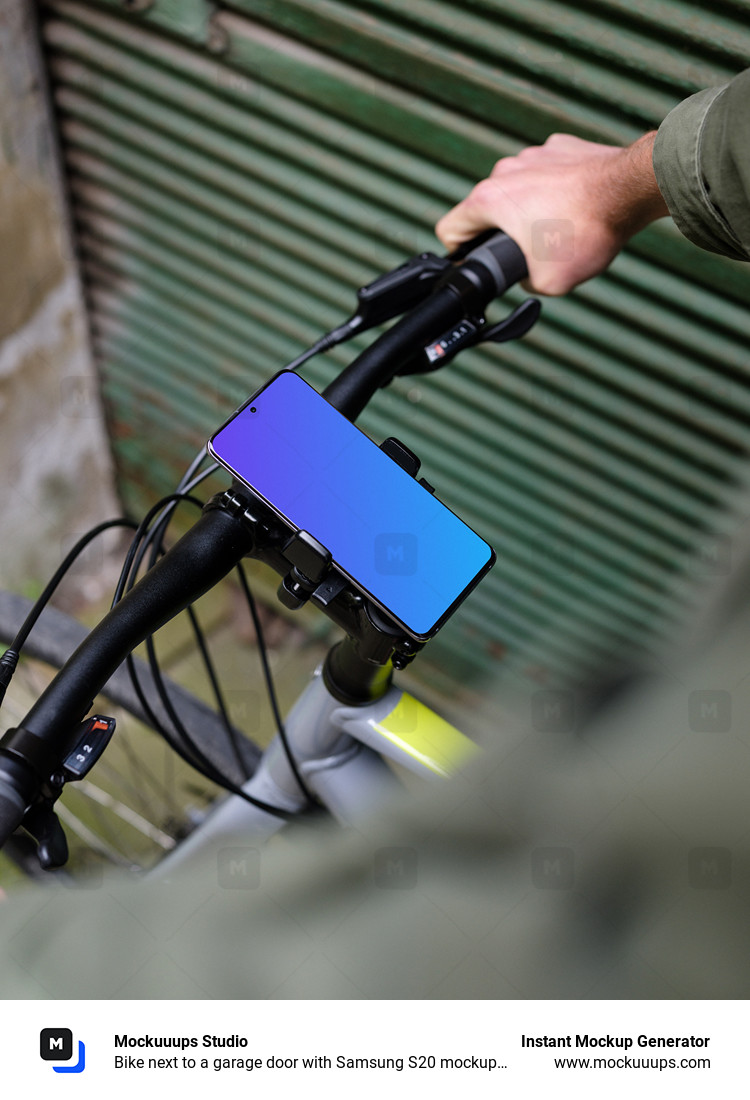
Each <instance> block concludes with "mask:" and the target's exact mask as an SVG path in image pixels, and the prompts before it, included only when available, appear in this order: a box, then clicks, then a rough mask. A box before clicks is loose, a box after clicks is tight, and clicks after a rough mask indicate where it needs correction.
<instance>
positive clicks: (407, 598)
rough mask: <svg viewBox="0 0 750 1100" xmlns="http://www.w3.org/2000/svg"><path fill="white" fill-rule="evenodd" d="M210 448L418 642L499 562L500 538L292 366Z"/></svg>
mask: <svg viewBox="0 0 750 1100" xmlns="http://www.w3.org/2000/svg"><path fill="white" fill-rule="evenodd" d="M209 451H210V453H211V454H213V455H214V457H215V458H216V459H217V461H218V462H220V463H221V464H222V465H223V466H225V467H226V468H227V469H228V470H229V471H230V472H231V473H233V474H234V475H235V476H236V477H237V478H238V479H239V480H240V481H242V482H244V483H245V484H246V485H247V486H249V487H250V488H251V489H252V490H253V492H255V493H256V494H258V495H259V496H260V497H262V498H263V500H264V501H266V503H267V504H269V505H270V506H271V508H272V509H273V510H274V511H275V512H276V513H277V515H279V516H280V517H281V518H282V519H284V520H286V522H287V523H288V525H289V526H290V528H292V529H294V530H295V531H308V532H309V533H310V534H311V535H313V537H314V538H316V539H317V540H318V542H320V543H322V544H323V546H325V547H326V548H327V549H328V550H329V551H330V553H331V556H332V558H333V560H334V562H335V564H336V565H337V567H338V568H339V569H340V570H341V571H342V572H343V573H345V574H346V576H347V577H348V578H349V579H350V580H351V581H352V582H353V584H354V585H355V586H356V587H357V588H358V589H359V590H360V591H361V592H363V593H364V594H365V595H366V596H368V597H370V599H372V600H373V601H374V602H375V604H377V605H378V606H379V607H380V608H381V609H382V610H384V611H386V612H388V613H389V614H390V615H391V616H392V617H393V618H395V619H396V620H397V621H398V622H399V623H400V625H401V626H402V627H404V629H405V630H406V632H407V633H408V634H410V635H412V637H414V638H417V639H419V640H423V639H425V638H428V637H430V636H431V635H432V634H434V633H435V631H436V630H437V629H438V628H439V627H440V626H441V625H442V623H443V622H444V621H445V619H446V618H447V617H448V616H449V615H450V613H451V612H452V611H453V609H454V608H455V606H456V605H457V604H458V603H459V602H460V601H461V600H462V599H463V598H464V596H466V595H467V594H468V592H469V591H470V590H471V589H472V588H473V587H474V585H475V584H476V583H477V581H479V579H480V578H481V577H482V576H483V575H484V574H485V573H486V572H487V570H488V569H490V567H491V566H492V565H493V563H494V561H495V555H494V551H493V550H492V547H491V546H489V545H488V544H487V543H486V542H484V540H483V539H481V538H480V537H479V536H478V535H477V534H475V532H474V531H472V530H471V528H470V527H467V525H466V524H465V523H463V521H462V520H460V519H459V518H458V516H456V515H454V514H453V512H451V511H450V509H449V508H447V507H446V506H445V505H444V504H443V503H442V502H441V501H440V500H438V499H437V498H436V497H435V496H434V495H433V494H432V493H431V492H430V491H429V490H428V489H426V488H425V487H424V486H422V485H420V484H419V482H418V481H417V480H416V479H415V478H413V477H411V476H410V475H409V474H408V473H406V471H405V470H403V469H402V468H401V467H400V466H399V465H398V464H397V463H396V462H394V460H393V459H392V458H390V457H389V456H388V455H387V454H385V452H384V451H381V450H380V448H379V447H378V446H377V445H376V444H375V443H373V441H372V440H371V439H370V438H369V437H368V436H366V435H365V434H364V432H361V431H360V430H359V428H357V427H355V425H354V424H352V423H351V422H350V421H349V420H347V419H346V417H345V416H343V415H342V414H341V413H339V412H338V411H337V410H336V409H334V408H333V406H332V405H329V403H328V402H327V401H326V400H325V399H324V398H323V397H321V395H320V394H319V393H318V392H317V390H315V389H313V387H312V386H310V385H308V383H307V382H305V381H304V380H303V379H302V378H300V377H299V376H298V375H296V374H293V373H292V372H289V371H283V372H282V373H281V374H277V375H276V376H275V377H274V378H272V379H271V381H270V382H269V383H267V385H266V386H264V387H263V388H262V389H261V390H259V391H258V392H257V393H256V394H255V395H254V396H253V397H251V398H250V400H249V401H248V402H246V404H245V405H243V406H242V408H241V409H239V411H238V412H236V413H235V414H234V416H233V417H231V419H230V420H228V421H227V423H226V424H225V425H224V426H223V427H222V428H220V429H219V431H218V432H217V433H216V435H214V436H213V438H212V439H211V440H210V442H209Z"/></svg>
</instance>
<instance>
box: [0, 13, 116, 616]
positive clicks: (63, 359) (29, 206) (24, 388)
mask: <svg viewBox="0 0 750 1100" xmlns="http://www.w3.org/2000/svg"><path fill="white" fill-rule="evenodd" d="M0 470H1V471H2V472H1V473H0V516H1V517H2V519H1V520H0V522H1V523H2V529H3V530H2V539H1V540H0V547H1V549H0V584H2V585H3V586H5V587H13V588H16V589H20V590H24V589H28V590H29V591H30V592H33V591H34V590H35V589H37V588H38V587H39V585H40V584H41V583H42V582H44V581H45V580H46V578H47V577H48V576H49V574H50V573H51V572H52V570H53V569H54V568H55V565H56V564H57V563H58V562H59V561H60V559H61V556H62V554H63V553H64V552H65V551H66V550H67V549H68V548H69V546H70V545H71V544H72V542H73V541H75V539H76V538H77V537H78V535H79V534H81V533H82V532H83V531H85V530H86V529H87V528H88V527H90V526H91V525H92V524H93V523H96V522H97V521H99V520H101V519H104V518H109V517H110V516H112V515H115V514H116V513H117V511H118V506H117V502H116V499H115V495H114V491H113V487H112V486H113V480H112V467H111V460H110V455H109V449H108V445H107V439H106V432H105V428H104V423H103V418H102V411H101V405H100V402H99V396H98V388H97V381H96V374H95V370H94V366H93V363H92V359H91V354H90V350H89V346H88V339H87V327H86V318H85V311H84V305H83V299H82V294H81V287H80V284H79V280H78V274H77V269H76V263H75V258H74V253H73V247H72V238H71V232H70V226H69V224H68V220H67V214H66V203H65V194H64V187H63V185H62V181H61V177H60V172H59V167H58V160H57V152H56V146H55V140H54V136H53V128H52V123H51V118H50V112H49V106H48V102H47V98H46V87H45V79H44V71H43V62H42V58H41V55H40V51H39V47H38V41H37V34H36V27H35V23H34V11H33V5H32V4H30V3H29V0H3V3H2V5H1V6H0ZM102 560H103V559H102V550H101V549H99V548H97V549H95V550H93V552H92V553H90V554H89V556H88V558H87V559H86V561H84V562H83V563H82V564H81V565H80V566H79V568H78V570H77V576H78V585H79V588H83V590H84V594H89V595H92V596H95V595H97V593H96V591H95V589H96V588H97V585H98V574H99V571H100V570H99V566H100V564H101V562H102ZM87 588H88V590H89V591H88V592H86V589H87Z"/></svg>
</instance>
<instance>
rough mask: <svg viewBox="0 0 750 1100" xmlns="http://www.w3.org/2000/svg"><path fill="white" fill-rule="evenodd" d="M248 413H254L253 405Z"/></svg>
mask: <svg viewBox="0 0 750 1100" xmlns="http://www.w3.org/2000/svg"><path fill="white" fill-rule="evenodd" d="M250 412H251V413H254V412H255V405H253V406H252V407H251V409H250Z"/></svg>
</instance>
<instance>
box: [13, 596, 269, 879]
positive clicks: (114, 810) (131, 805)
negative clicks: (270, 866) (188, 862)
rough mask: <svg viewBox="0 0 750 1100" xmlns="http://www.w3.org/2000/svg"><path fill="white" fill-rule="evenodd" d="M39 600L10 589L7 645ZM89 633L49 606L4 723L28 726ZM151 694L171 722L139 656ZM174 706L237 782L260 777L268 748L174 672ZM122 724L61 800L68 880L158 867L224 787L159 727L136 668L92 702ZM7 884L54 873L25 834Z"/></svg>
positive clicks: (18, 840)
mask: <svg viewBox="0 0 750 1100" xmlns="http://www.w3.org/2000/svg"><path fill="white" fill-rule="evenodd" d="M31 606H32V604H31V601H30V600H27V599H25V598H24V597H22V596H17V595H15V594H13V593H10V592H5V591H2V590H0V643H2V644H4V645H8V644H9V643H10V642H11V641H12V639H13V637H14V636H15V633H16V631H17V630H18V628H19V627H20V625H21V623H22V622H23V621H24V619H25V618H26V615H27V614H28V612H29V610H30V609H31ZM86 634H87V629H86V627H84V626H83V625H82V624H81V623H79V622H77V621H76V620H75V619H73V618H71V617H70V616H69V615H66V614H64V613H63V612H60V611H58V610H56V609H55V608H47V609H46V610H45V611H44V613H43V614H42V616H41V617H40V619H39V621H38V623H37V624H36V626H35V627H34V629H33V630H32V632H31V634H30V636H29V638H28V641H27V642H26V644H25V646H24V649H23V656H22V658H21V661H20V663H19V667H18V669H17V671H16V674H15V676H14V678H13V682H12V683H11V685H10V688H9V689H8V693H7V696H6V698H5V700H4V702H3V707H2V711H1V712H0V718H1V719H2V722H3V725H2V729H3V730H5V729H8V728H10V727H12V726H15V725H18V724H19V723H20V722H22V720H23V718H24V715H25V714H26V713H27V711H28V709H29V707H30V705H31V704H32V702H33V701H34V700H35V699H36V698H38V696H39V694H40V693H41V692H42V691H43V690H44V688H45V687H46V686H47V684H48V683H49V682H50V680H51V679H52V678H53V677H54V675H55V673H56V672H57V670H58V669H59V668H60V667H61V666H62V665H63V664H64V663H65V661H66V660H67V659H68V657H69V656H70V654H71V653H72V652H73V650H74V649H75V648H76V647H77V646H78V645H79V644H80V642H81V641H83V639H84V637H85V636H86ZM136 666H137V671H138V676H139V680H140V683H141V685H142V688H143V693H144V695H145V697H146V700H147V702H148V704H149V706H150V707H151V708H152V710H153V712H154V714H155V715H156V718H157V720H158V721H159V722H163V724H164V725H165V726H167V728H169V720H168V718H167V716H166V713H165V708H164V705H163V703H162V701H161V699H160V697H159V695H158V692H157V690H156V687H155V686H154V683H153V679H152V677H151V673H150V670H149V668H148V665H147V664H145V662H143V661H140V660H139V659H137V658H136ZM165 684H166V689H167V694H168V696H169V699H170V702H171V704H172V705H173V706H174V708H175V709H176V711H177V713H178V714H179V715H180V717H181V718H182V720H183V722H184V724H185V726H186V728H187V729H188V730H189V731H190V734H191V736H192V737H193V739H194V740H195V742H196V744H197V746H198V747H199V748H200V750H201V752H202V753H203V754H204V755H205V756H206V757H207V758H208V759H209V760H210V762H211V763H212V765H213V766H214V767H215V768H216V769H217V770H218V771H220V772H221V774H222V775H225V776H226V777H227V778H228V779H230V780H231V781H232V782H233V783H241V782H242V781H243V780H244V779H246V778H247V777H248V776H249V775H251V774H252V772H253V771H254V769H255V767H256V766H257V761H258V759H259V757H260V750H259V749H258V747H257V746H256V745H255V744H253V742H251V741H250V740H249V739H248V738H247V737H245V736H244V735H243V734H242V733H240V732H239V731H234V737H233V738H232V737H230V736H229V734H228V733H227V730H226V728H225V726H224V724H223V723H222V721H221V719H220V718H219V716H218V715H217V713H216V712H215V711H214V710H213V709H212V708H211V707H210V706H208V705H207V704H206V703H204V702H202V701H201V700H200V699H197V698H196V697H195V696H194V695H191V694H190V692H188V691H186V690H185V689H184V688H182V687H180V686H179V685H178V684H175V683H174V682H172V681H170V680H168V679H166V678H165ZM92 711H93V712H100V713H104V714H108V715H110V716H111V717H114V718H115V719H116V720H117V729H116V732H115V734H114V737H113V738H112V741H111V742H110V744H109V746H108V747H107V749H106V751H105V752H104V754H103V756H102V757H101V759H100V760H99V761H98V762H97V764H96V765H95V766H94V768H92V770H91V772H90V773H89V775H88V776H87V777H86V778H85V779H84V780H82V781H80V782H77V783H69V784H67V785H66V787H65V790H64V792H63V795H62V797H61V798H60V800H59V801H58V803H57V806H56V809H57V812H58V816H59V818H60V820H61V822H62V824H63V827H64V829H65V832H66V835H67V837H68V844H69V847H70V859H69V861H68V864H67V865H66V869H65V877H69V876H72V877H74V878H76V877H81V876H94V877H96V876H98V875H100V874H101V873H102V870H103V868H104V867H105V866H106V865H110V866H111V865H114V866H118V867H122V868H127V869H130V870H135V871H137V870H141V869H147V868H149V867H151V866H153V865H154V864H155V863H157V862H158V860H159V859H160V858H161V857H162V856H163V855H165V854H166V853H167V852H168V851H170V850H171V849H172V848H174V847H175V845H176V844H178V843H179V842H180V840H181V839H183V838H184V837H185V836H187V835H188V834H189V833H190V832H191V831H192V829H193V828H195V826H196V825H197V824H198V823H199V822H200V820H201V819H202V817H203V815H204V814H205V812H206V810H207V809H208V807H209V806H210V805H211V803H212V802H213V801H214V800H215V799H216V797H217V795H219V794H220V793H221V792H220V788H218V787H216V786H215V785H214V784H212V783H211V782H210V781H209V780H207V779H205V778H204V777H203V776H202V775H200V774H199V773H198V772H197V771H195V770H194V769H193V768H191V767H190V766H189V765H188V764H186V763H185V762H184V761H183V760H181V759H180V757H178V756H177V754H176V753H175V752H174V750H173V749H172V748H171V747H170V746H169V745H168V744H167V743H166V741H165V740H164V739H163V738H162V737H161V736H160V735H159V734H158V733H156V732H155V731H154V729H153V726H152V725H151V723H150V721H149V719H148V717H147V715H146V714H145V713H144V708H143V706H142V704H141V702H140V700H139V698H138V695H137V693H136V691H135V690H134V688H133V685H132V682H131V679H130V676H129V674H128V672H127V669H126V668H124V667H121V668H119V669H118V670H117V672H116V673H115V674H114V675H113V676H112V677H111V679H110V680H109V682H108V683H107V685H106V686H105V689H104V691H103V692H102V694H101V695H100V696H98V697H97V698H96V699H95V700H94V703H93V706H92ZM3 854H4V855H5V856H7V857H8V858H9V860H10V861H11V862H12V864H13V867H14V868H15V871H14V870H13V868H11V867H10V866H9V864H8V861H7V860H6V861H4V864H3V865H2V866H0V884H2V882H5V884H6V885H8V883H12V880H13V877H14V874H15V875H16V876H17V875H18V873H19V872H20V873H22V874H23V875H25V876H30V877H33V878H42V879H45V878H49V873H48V872H42V871H41V869H40V868H39V863H38V860H37V858H36V854H35V845H34V843H33V842H32V841H31V840H30V839H29V838H28V837H26V836H25V835H23V834H22V833H21V832H20V831H19V833H18V834H17V835H16V837H14V838H13V840H12V842H11V843H10V844H9V845H7V846H6V848H5V849H4V850H3Z"/></svg>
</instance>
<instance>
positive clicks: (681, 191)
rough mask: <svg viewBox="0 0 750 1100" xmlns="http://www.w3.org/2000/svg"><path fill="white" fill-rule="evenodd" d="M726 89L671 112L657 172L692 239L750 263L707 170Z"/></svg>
mask: <svg viewBox="0 0 750 1100" xmlns="http://www.w3.org/2000/svg"><path fill="white" fill-rule="evenodd" d="M726 87H727V86H726V85H723V86H722V87H720V88H707V89H706V90H705V91H703V92H698V93H697V94H696V95H693V96H690V98H689V99H686V100H684V101H683V102H682V103H680V104H678V106H677V107H675V108H674V110H673V111H670V113H669V114H668V115H667V117H666V118H665V119H664V121H663V122H662V124H661V126H660V127H659V132H658V133H657V135H656V141H655V142H654V172H655V174H656V182H657V183H658V185H659V190H660V191H661V193H662V196H663V197H664V201H665V202H666V204H667V206H668V208H669V213H670V214H671V215H672V217H673V218H674V221H675V224H676V225H677V228H678V229H679V230H680V231H681V232H682V233H684V235H685V236H686V237H687V238H688V240H690V241H692V242H693V244H697V245H699V246H700V247H701V248H705V249H708V251H709V252H718V253H720V254H721V255H723V256H731V257H732V258H733V259H735V260H747V259H750V256H748V253H747V252H746V251H745V249H744V248H743V246H742V244H741V243H740V241H739V239H738V238H737V237H736V236H735V234H734V233H733V232H732V230H731V229H730V227H729V225H728V224H727V222H726V221H725V220H724V218H723V217H722V216H721V214H720V212H719V211H718V210H717V209H716V207H715V206H714V205H713V203H712V202H711V199H710V197H709V195H708V192H707V190H706V184H705V180H704V177H703V173H702V171H701V137H702V134H703V130H704V127H705V125H706V120H707V118H708V116H709V114H710V112H711V110H712V109H714V108H715V107H716V105H717V104H718V103H719V102H720V100H721V97H722V95H723V94H724V92H725V91H726Z"/></svg>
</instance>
